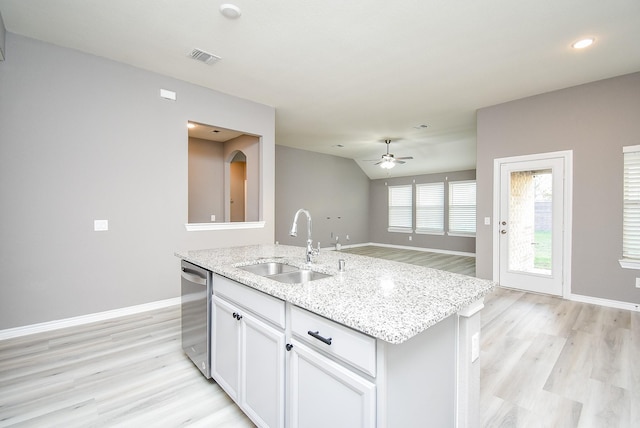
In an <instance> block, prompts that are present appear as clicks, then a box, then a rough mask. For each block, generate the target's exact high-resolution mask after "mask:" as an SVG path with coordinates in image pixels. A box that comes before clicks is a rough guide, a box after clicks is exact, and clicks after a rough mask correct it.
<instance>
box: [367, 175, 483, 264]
mask: <svg viewBox="0 0 640 428" xmlns="http://www.w3.org/2000/svg"><path fill="white" fill-rule="evenodd" d="M475 177H476V175H475V170H468V171H454V172H447V173H441V174H425V175H418V176H415V177H397V178H382V179H377V180H371V192H370V195H371V196H370V199H369V207H370V208H369V213H370V214H369V216H370V217H369V238H370V240H371V242H375V243H379V244H391V245H402V246H409V247H420V248H431V249H439V250H447V251H454V252H463V253H474V252H475V245H476V240H475V238H473V237H462V236H448V235H424V234H416V233H412V234H408V233H398V232H388V231H387V228H388V225H389V210H388V203H389V202H388V195H389V193H388V188H387V186H400V185H403V184H404V185H406V184H413V183H414V180H415V183H416V184H423V183H434V182H445V183H446V182H448V181H460V180H473V179H475ZM447 192H448V186H447V185H446V184H445V200H446V199H448V193H447ZM444 217H445V230H446V228H447V217H448V210H447V205H446V204H445V213H444ZM414 218H415V210H414ZM409 237H411V240H409Z"/></svg>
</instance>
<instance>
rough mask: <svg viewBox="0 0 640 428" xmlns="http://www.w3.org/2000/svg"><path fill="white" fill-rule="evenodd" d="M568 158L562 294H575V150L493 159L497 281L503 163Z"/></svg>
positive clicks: (567, 296)
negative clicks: (573, 248) (572, 272)
mask: <svg viewBox="0 0 640 428" xmlns="http://www.w3.org/2000/svg"><path fill="white" fill-rule="evenodd" d="M553 158H563V159H564V218H563V219H562V220H563V224H564V228H563V229H564V230H563V235H564V236H563V254H562V271H563V274H564V279H563V281H562V297H564V298H565V299H568V298H569V296H570V295H571V263H572V259H571V253H572V247H571V243H572V242H573V241H572V229H573V150H563V151H558V152H549V153H538V154H532V155H524V156H511V157H507V158H497V159H494V160H493V218H494V221H493V281H495V282H499V281H498V280H499V278H500V243H499V238H500V236H499V230H500V227H499V226H500V224H499V223H500V220H499V218H500V170H501V165H502V164H503V163H511V162H530V161H536V160H543V159H553Z"/></svg>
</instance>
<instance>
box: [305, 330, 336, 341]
mask: <svg viewBox="0 0 640 428" xmlns="http://www.w3.org/2000/svg"><path fill="white" fill-rule="evenodd" d="M318 333H319V332H318V331H311V330H309V331H308V332H307V334H308V335H309V336H312V337H315V338H316V339H318V340H319V341H321V342H323V343H326V344H327V345H331V340H332V339H331V338H330V337H329V338H326V337H322V336H320V335H319V334H318Z"/></svg>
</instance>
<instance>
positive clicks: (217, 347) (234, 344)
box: [211, 296, 241, 402]
mask: <svg viewBox="0 0 640 428" xmlns="http://www.w3.org/2000/svg"><path fill="white" fill-rule="evenodd" d="M237 313H238V310H237V308H235V307H234V306H232V305H230V304H229V303H227V302H225V301H224V300H222V299H220V298H219V297H217V296H213V328H212V340H211V376H212V377H213V378H214V379H215V380H216V382H217V383H218V385H220V386H221V387H222V388H223V389H224V390H225V391H226V392H227V394H229V396H230V397H231V398H232V399H233V400H234V401H236V402H237V401H238V386H239V385H240V332H241V324H240V322H239V320H238V319H237Z"/></svg>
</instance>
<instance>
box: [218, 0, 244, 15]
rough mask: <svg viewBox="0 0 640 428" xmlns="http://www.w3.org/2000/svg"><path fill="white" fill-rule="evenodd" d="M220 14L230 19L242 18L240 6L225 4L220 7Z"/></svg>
mask: <svg viewBox="0 0 640 428" xmlns="http://www.w3.org/2000/svg"><path fill="white" fill-rule="evenodd" d="M220 13H221V14H223V15H224V16H226V17H227V18H230V19H237V18H240V15H242V11H241V10H240V8H239V7H238V6H236V5H235V4H231V3H225V4H221V5H220Z"/></svg>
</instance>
